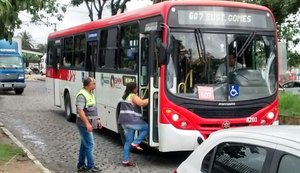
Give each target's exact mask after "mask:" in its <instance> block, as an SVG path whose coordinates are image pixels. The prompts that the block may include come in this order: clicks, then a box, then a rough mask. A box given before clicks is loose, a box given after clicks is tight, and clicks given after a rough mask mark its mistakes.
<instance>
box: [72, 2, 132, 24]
mask: <svg viewBox="0 0 300 173" xmlns="http://www.w3.org/2000/svg"><path fill="white" fill-rule="evenodd" d="M128 1H130V0H110V1H109V0H71V4H72V5H73V6H79V5H81V4H83V3H85V5H86V7H87V9H88V11H89V14H88V16H89V18H90V20H91V21H94V17H93V16H94V10H95V11H96V13H97V17H98V18H97V19H101V18H102V14H103V10H104V8H105V7H109V8H110V9H111V15H116V14H117V13H118V12H120V13H123V12H124V11H125V9H126V3H127V2H128ZM107 3H108V4H107Z"/></svg>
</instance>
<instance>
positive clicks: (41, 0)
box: [0, 0, 66, 40]
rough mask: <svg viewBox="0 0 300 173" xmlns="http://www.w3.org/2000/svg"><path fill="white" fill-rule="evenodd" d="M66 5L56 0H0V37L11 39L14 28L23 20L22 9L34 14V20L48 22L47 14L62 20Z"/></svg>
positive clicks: (18, 26) (35, 21)
mask: <svg viewBox="0 0 300 173" xmlns="http://www.w3.org/2000/svg"><path fill="white" fill-rule="evenodd" d="M65 10H66V6H62V5H60V4H59V3H57V2H56V0H34V1H28V0H1V1H0V39H2V38H5V39H8V40H11V38H12V37H13V35H14V30H15V29H16V28H20V25H21V23H22V22H21V20H20V19H19V17H18V14H19V12H20V11H26V12H28V13H29V14H31V15H32V22H34V23H40V22H42V23H44V24H47V23H48V21H44V19H45V16H46V15H45V14H47V15H49V17H55V18H56V19H57V20H62V18H63V15H62V13H63V12H65Z"/></svg>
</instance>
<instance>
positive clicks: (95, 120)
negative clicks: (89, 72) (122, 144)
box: [76, 77, 102, 172]
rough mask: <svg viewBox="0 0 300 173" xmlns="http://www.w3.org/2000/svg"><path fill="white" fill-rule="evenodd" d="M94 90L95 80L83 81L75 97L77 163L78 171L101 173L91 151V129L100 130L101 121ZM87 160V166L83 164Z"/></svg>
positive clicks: (92, 144)
mask: <svg viewBox="0 0 300 173" xmlns="http://www.w3.org/2000/svg"><path fill="white" fill-rule="evenodd" d="M95 88H96V80H95V79H94V78H92V77H87V78H84V79H83V88H82V89H81V90H80V91H79V92H78V94H77V97H76V109H77V117H76V125H77V127H78V129H79V133H80V136H81V144H80V149H79V158H78V163H77V169H78V171H87V172H101V170H100V169H99V168H98V167H96V166H95V163H94V157H93V150H94V145H95V144H94V137H93V129H97V128H99V129H101V128H102V125H101V121H100V118H99V117H98V112H97V107H96V99H95V95H94V94H93V90H94V89H95ZM85 160H87V164H85Z"/></svg>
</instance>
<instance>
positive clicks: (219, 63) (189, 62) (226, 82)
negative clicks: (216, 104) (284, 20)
mask: <svg viewBox="0 0 300 173" xmlns="http://www.w3.org/2000/svg"><path fill="white" fill-rule="evenodd" d="M170 36H171V37H170V38H171V40H170V44H171V46H170V49H171V55H170V58H169V61H168V64H167V73H166V75H167V76H166V77H167V78H166V82H167V88H168V90H169V92H170V93H172V94H174V95H176V96H179V97H185V98H189V99H199V100H209V101H242V100H252V99H259V98H264V97H268V96H271V95H273V94H274V93H276V90H277V61H276V44H275V36H274V34H273V35H272V34H270V33H269V32H261V33H254V32H247V33H220V32H218V33H213V32H211V31H210V32H204V31H201V30H200V29H196V30H190V31H176V30H175V31H172V32H170Z"/></svg>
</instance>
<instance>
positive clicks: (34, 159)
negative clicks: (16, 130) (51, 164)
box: [0, 122, 51, 173]
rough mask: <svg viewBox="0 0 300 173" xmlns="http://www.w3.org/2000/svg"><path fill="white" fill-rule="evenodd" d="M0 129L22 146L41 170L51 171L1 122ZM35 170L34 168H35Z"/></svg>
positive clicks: (47, 172)
mask: <svg viewBox="0 0 300 173" xmlns="http://www.w3.org/2000/svg"><path fill="white" fill-rule="evenodd" d="M0 129H2V130H3V132H4V133H5V134H6V135H7V136H8V137H9V138H10V139H11V140H12V141H13V142H14V143H15V144H16V145H17V146H18V147H20V148H21V149H22V150H23V151H24V152H25V153H26V154H27V157H28V158H29V159H30V160H32V162H33V163H34V164H35V165H36V166H37V167H38V168H39V169H40V170H41V172H43V173H51V171H50V170H49V169H47V168H45V167H44V166H43V165H42V163H41V162H40V161H39V160H37V159H36V157H35V156H34V155H33V154H32V153H31V152H30V151H29V150H28V149H27V148H26V147H25V146H24V145H23V144H22V143H21V142H20V141H19V140H18V139H17V138H16V137H15V136H14V135H13V134H12V133H11V132H10V131H8V130H7V129H6V128H5V127H4V125H3V124H2V123H1V122H0ZM33 170H34V168H33Z"/></svg>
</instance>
